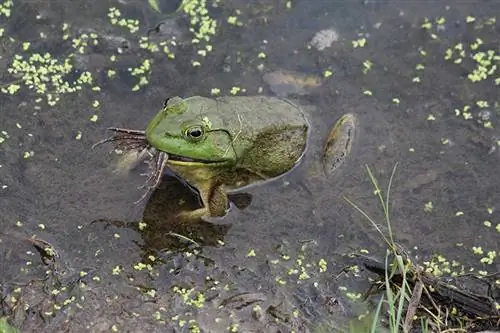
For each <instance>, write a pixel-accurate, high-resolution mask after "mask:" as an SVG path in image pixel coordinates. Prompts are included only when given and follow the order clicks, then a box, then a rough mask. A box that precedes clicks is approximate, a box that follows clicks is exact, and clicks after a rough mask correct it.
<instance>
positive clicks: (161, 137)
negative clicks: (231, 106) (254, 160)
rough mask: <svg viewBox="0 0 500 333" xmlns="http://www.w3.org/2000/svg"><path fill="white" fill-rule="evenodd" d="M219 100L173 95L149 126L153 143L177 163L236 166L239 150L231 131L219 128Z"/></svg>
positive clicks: (147, 135)
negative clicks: (236, 147) (184, 97)
mask: <svg viewBox="0 0 500 333" xmlns="http://www.w3.org/2000/svg"><path fill="white" fill-rule="evenodd" d="M217 119H219V118H218V117H217V102H216V101H215V100H213V99H210V98H204V97H199V96H195V97H190V98H187V99H182V98H180V97H172V98H169V99H167V100H166V101H165V105H164V108H163V109H162V110H161V111H160V112H158V114H156V116H155V117H154V118H153V119H152V120H151V121H150V122H149V124H148V127H147V128H146V137H147V140H148V142H149V144H150V145H151V146H153V147H154V148H156V149H158V150H160V151H163V152H166V153H167V154H168V155H169V163H171V164H177V165H193V166H194V165H218V166H220V165H232V164H234V163H236V153H235V151H234V149H233V146H232V139H231V135H230V133H229V132H228V131H227V130H225V129H223V128H219V127H217V126H218V125H219V126H220V122H219V121H218V120H217Z"/></svg>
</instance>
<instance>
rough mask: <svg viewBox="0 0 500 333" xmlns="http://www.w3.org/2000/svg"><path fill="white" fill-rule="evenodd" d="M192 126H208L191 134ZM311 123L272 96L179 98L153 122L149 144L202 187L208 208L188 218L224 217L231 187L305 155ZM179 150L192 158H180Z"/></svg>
mask: <svg viewBox="0 0 500 333" xmlns="http://www.w3.org/2000/svg"><path fill="white" fill-rule="evenodd" d="M190 128H197V129H202V130H203V135H201V136H200V137H199V138H192V137H190V136H189V135H188V134H187V132H188V130H189V129H190ZM308 132H309V123H308V121H307V118H306V117H305V115H304V113H303V112H302V110H301V109H300V108H299V107H298V106H296V105H294V104H292V103H291V102H288V101H284V100H280V99H277V98H273V97H260V96H258V97H221V98H215V99H212V98H205V97H199V96H194V97H189V98H186V99H180V98H178V97H174V98H171V99H169V100H168V102H167V103H166V105H165V107H164V109H163V110H161V111H160V112H159V113H158V114H157V115H156V116H155V117H154V118H153V119H152V120H151V122H150V123H149V125H148V127H147V129H146V136H147V139H148V141H149V143H150V144H151V145H152V146H153V147H155V148H156V149H158V150H161V151H164V152H166V153H168V154H169V155H170V159H169V161H168V165H169V167H170V168H171V169H172V170H173V171H175V172H176V173H177V174H178V175H179V176H180V177H181V178H183V179H185V180H186V181H187V182H188V183H189V184H190V185H191V186H193V187H195V188H197V189H198V191H199V192H200V195H201V198H202V201H203V203H204V206H205V207H204V208H203V209H201V210H198V211H195V212H190V213H189V214H184V215H188V216H189V217H204V216H223V215H225V213H226V209H227V195H226V191H228V190H234V189H239V188H242V187H244V186H246V185H251V184H256V183H260V182H262V181H266V180H269V179H272V178H275V177H277V176H280V175H282V174H284V173H286V172H287V171H289V170H291V169H292V168H293V167H294V166H295V165H296V164H297V163H298V162H299V161H300V160H301V157H302V156H303V154H304V152H305V150H306V146H307V140H308ZM175 155H178V156H182V157H184V158H189V159H192V161H188V162H187V161H178V160H176V157H175Z"/></svg>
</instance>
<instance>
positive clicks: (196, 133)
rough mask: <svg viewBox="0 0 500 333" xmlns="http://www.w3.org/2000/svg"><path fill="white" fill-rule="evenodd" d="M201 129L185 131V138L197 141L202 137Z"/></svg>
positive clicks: (196, 127)
mask: <svg viewBox="0 0 500 333" xmlns="http://www.w3.org/2000/svg"><path fill="white" fill-rule="evenodd" d="M203 134H204V132H203V127H201V126H193V127H190V128H188V129H187V130H186V136H187V137H188V138H190V139H194V140H198V139H200V138H201V137H202V136H203Z"/></svg>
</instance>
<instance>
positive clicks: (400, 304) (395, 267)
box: [345, 163, 429, 333]
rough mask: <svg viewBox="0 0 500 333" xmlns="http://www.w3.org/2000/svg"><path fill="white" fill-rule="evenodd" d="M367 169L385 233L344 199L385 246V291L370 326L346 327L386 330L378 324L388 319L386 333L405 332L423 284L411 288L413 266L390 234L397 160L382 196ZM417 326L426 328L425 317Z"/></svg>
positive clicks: (358, 332)
mask: <svg viewBox="0 0 500 333" xmlns="http://www.w3.org/2000/svg"><path fill="white" fill-rule="evenodd" d="M366 169H367V172H368V176H369V177H370V181H371V183H372V186H373V188H374V192H375V194H376V196H377V197H378V199H379V201H380V206H381V208H382V210H383V212H384V220H385V225H386V227H387V233H384V232H383V231H382V229H381V227H380V226H379V224H378V223H377V222H376V221H375V220H374V219H373V218H372V217H371V216H369V215H368V214H367V213H366V212H365V211H364V210H363V209H361V208H360V207H359V206H358V205H356V204H355V203H354V202H352V201H351V200H349V199H348V198H345V200H346V201H347V202H348V203H349V204H350V205H351V206H353V207H354V208H355V209H356V210H357V211H358V212H359V213H361V215H363V216H364V217H365V218H366V219H367V220H368V222H369V223H370V224H371V225H372V226H373V227H374V228H375V229H376V230H377V232H378V233H379V234H380V235H381V237H382V239H383V240H384V242H385V243H386V245H387V251H386V256H385V278H384V281H383V284H384V285H383V287H384V290H385V293H384V294H383V295H382V297H381V299H380V301H379V303H378V306H377V308H376V309H375V312H374V313H373V317H372V320H371V323H370V325H369V328H368V329H367V328H364V329H362V330H361V328H360V327H354V326H351V327H350V328H349V332H352V333H361V332H370V333H379V332H381V331H385V330H386V329H384V328H382V327H381V323H382V322H384V321H387V326H388V328H387V330H388V332H390V333H399V332H403V333H407V332H409V331H410V329H411V328H412V327H413V317H414V315H415V310H416V307H417V306H418V304H419V300H420V295H421V293H422V288H423V286H421V285H419V284H418V283H417V284H416V286H415V288H414V290H412V288H411V286H410V284H409V277H410V274H411V269H412V266H411V263H410V261H409V259H408V258H407V256H406V255H405V254H404V251H403V250H402V249H401V247H400V246H398V244H396V242H395V241H394V237H393V229H392V223H391V207H390V193H391V187H392V184H393V180H394V175H395V174H396V170H397V163H396V164H395V165H394V168H393V170H392V174H391V177H390V179H389V184H388V186H387V190H386V193H385V196H384V194H383V192H382V189H381V187H380V185H379V183H378V180H377V178H376V177H375V175H374V174H373V172H372V170H371V169H370V168H369V167H368V166H366ZM396 274H400V275H401V276H402V282H401V285H399V286H394V284H393V283H392V278H393V277H394V276H395V275H396ZM417 288H419V290H416V289H417ZM420 326H421V327H420V329H421V332H423V333H427V332H428V331H429V329H428V326H429V325H428V322H427V320H425V319H422V320H421V321H420Z"/></svg>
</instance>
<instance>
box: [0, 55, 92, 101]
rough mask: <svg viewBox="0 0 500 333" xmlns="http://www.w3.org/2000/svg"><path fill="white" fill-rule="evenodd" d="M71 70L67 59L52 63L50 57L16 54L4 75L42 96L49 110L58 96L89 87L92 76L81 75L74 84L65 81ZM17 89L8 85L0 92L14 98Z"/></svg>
mask: <svg viewBox="0 0 500 333" xmlns="http://www.w3.org/2000/svg"><path fill="white" fill-rule="evenodd" d="M73 70H74V68H73V65H72V64H71V59H70V58H66V59H64V60H63V61H62V62H61V61H59V60H58V59H55V58H54V57H53V56H52V55H51V54H50V53H45V54H43V55H42V54H39V53H35V54H32V55H31V56H29V57H25V56H23V55H19V54H16V55H15V56H14V59H13V61H12V63H11V65H10V67H9V68H8V70H7V71H8V73H9V74H11V75H12V76H13V77H15V78H16V79H17V80H18V81H17V82H19V83H22V84H23V85H24V86H25V87H26V88H28V89H30V90H33V91H34V92H35V93H36V94H38V95H42V96H45V97H46V99H47V103H48V104H49V105H50V106H53V105H55V104H56V103H57V102H58V101H59V100H60V96H61V95H62V94H67V93H74V92H77V91H80V90H82V88H83V86H85V85H86V86H91V85H92V82H93V80H92V74H91V73H90V72H86V71H85V72H83V73H81V74H80V76H79V77H78V78H77V79H76V80H75V81H68V80H66V78H65V77H66V76H67V75H69V74H70V73H72V72H73ZM20 88H21V85H20V84H17V83H11V84H9V85H8V86H7V87H3V88H2V89H1V91H2V92H3V93H6V94H15V93H16V92H18V91H19V89H20Z"/></svg>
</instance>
